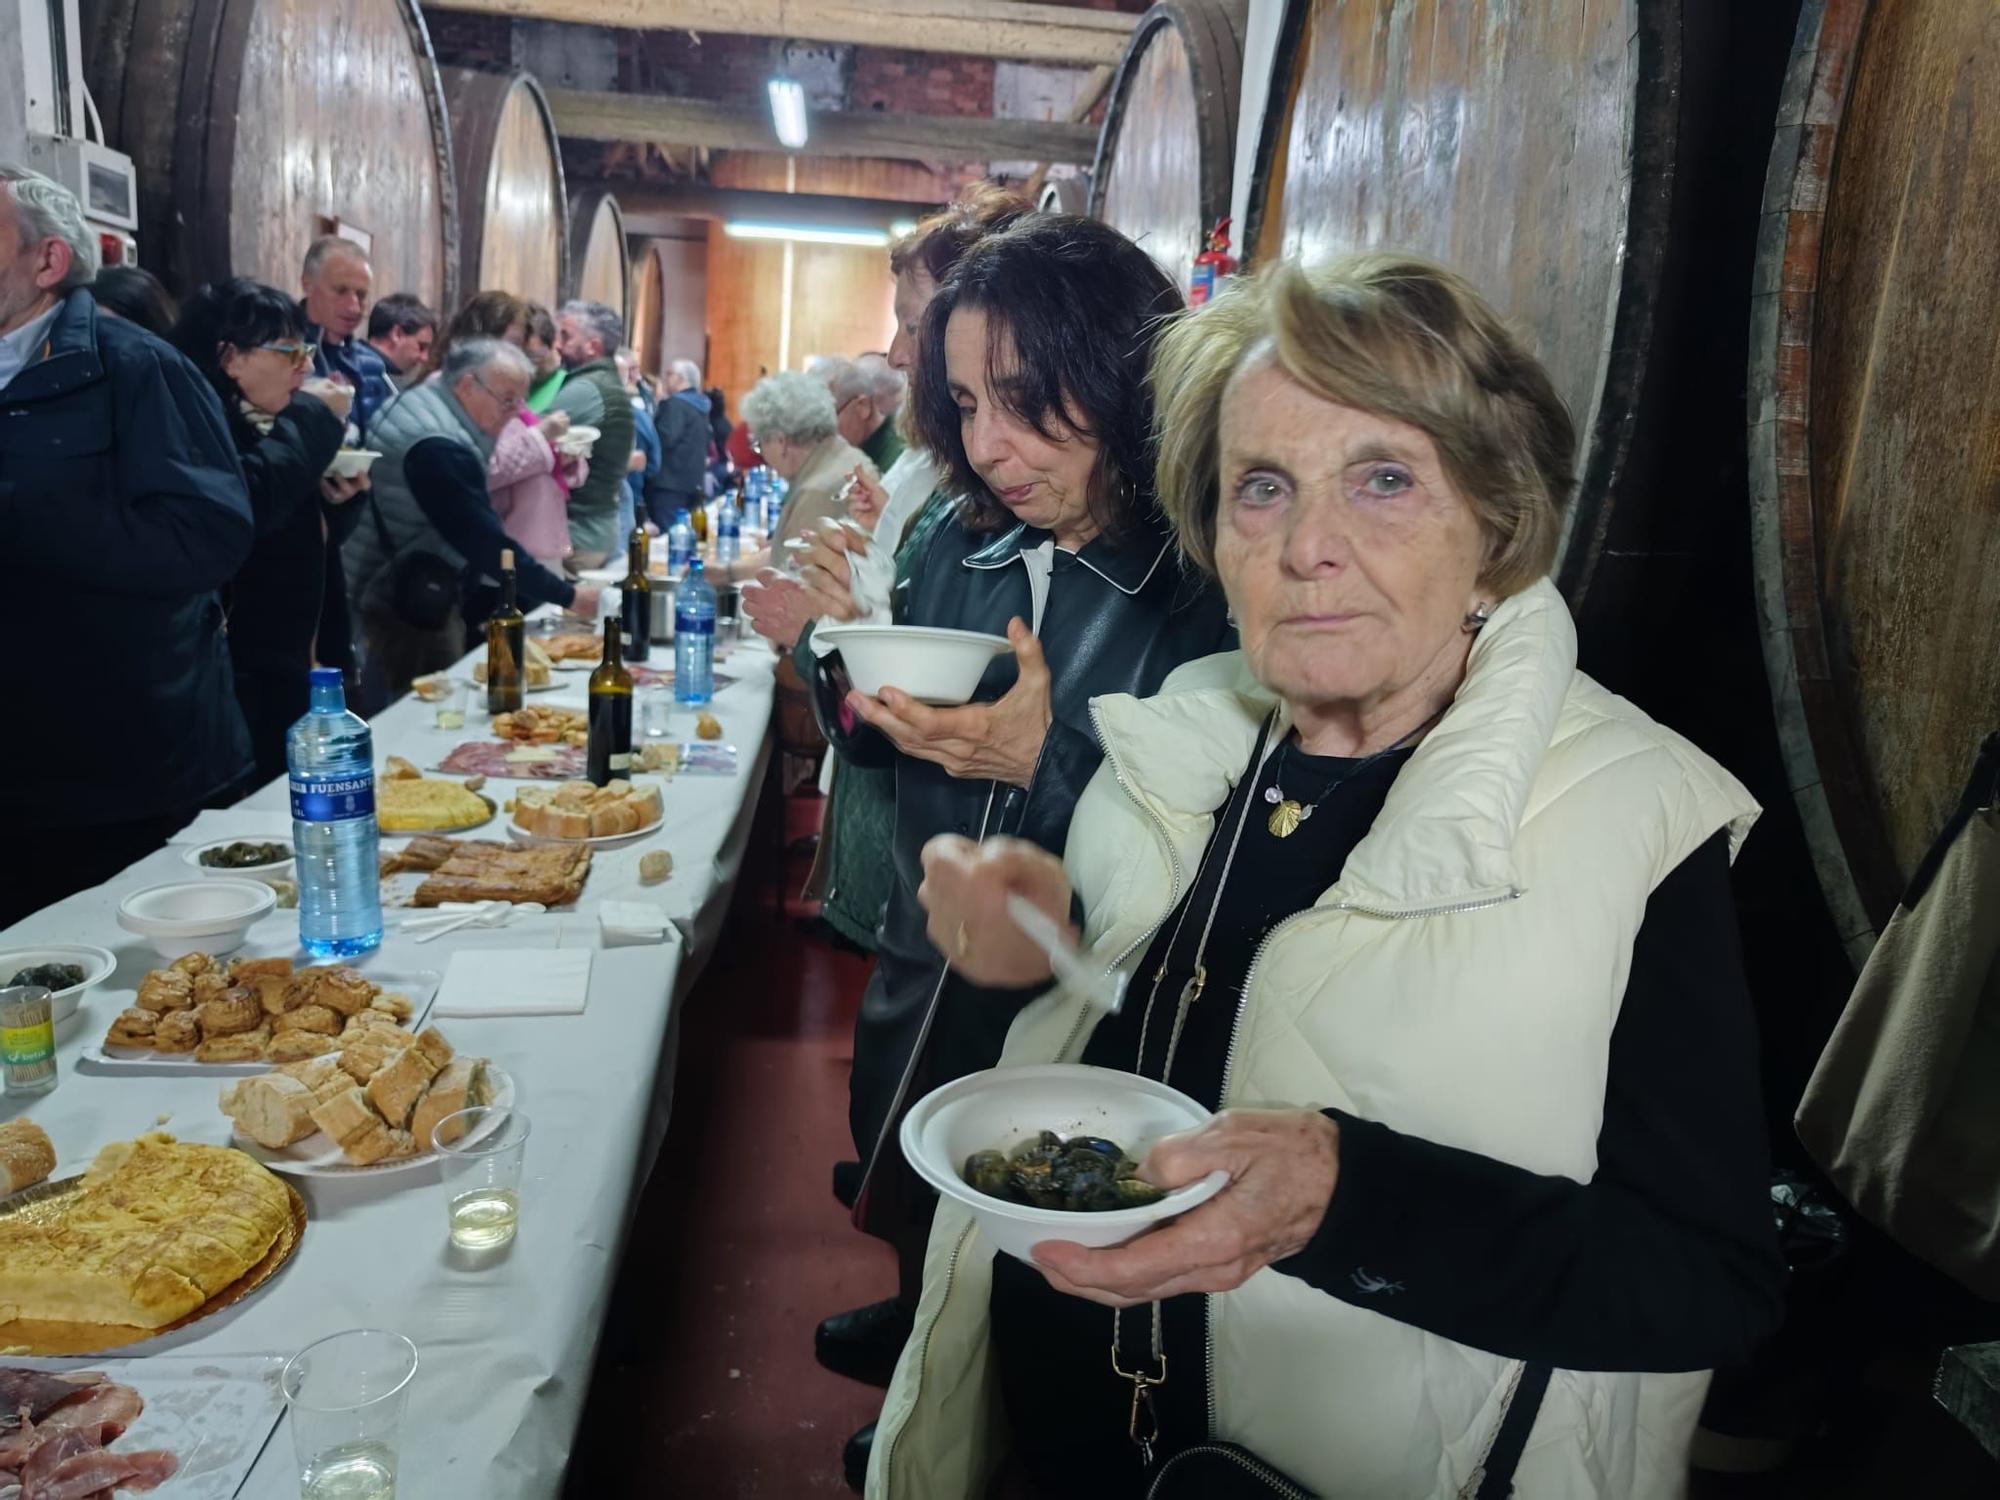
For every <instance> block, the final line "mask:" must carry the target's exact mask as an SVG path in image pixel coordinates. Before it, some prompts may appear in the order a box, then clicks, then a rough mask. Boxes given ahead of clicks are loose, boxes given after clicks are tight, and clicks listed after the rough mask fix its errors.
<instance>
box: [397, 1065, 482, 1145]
mask: <svg viewBox="0 0 2000 1500" xmlns="http://www.w3.org/2000/svg"><path fill="white" fill-rule="evenodd" d="M487 1097H488V1093H487V1082H486V1059H485V1058H483V1057H456V1058H453V1059H452V1061H451V1064H450V1065H449V1066H448V1067H446V1068H445V1070H444V1071H443V1072H441V1073H439V1074H438V1076H437V1078H436V1080H435V1081H434V1082H433V1083H432V1084H431V1088H430V1092H429V1093H427V1094H425V1095H424V1097H423V1098H422V1099H421V1100H419V1101H418V1103H417V1108H416V1112H415V1113H414V1114H412V1115H411V1116H410V1133H411V1134H412V1135H414V1136H415V1137H416V1138H417V1144H418V1146H419V1147H420V1148H421V1149H422V1150H425V1151H428V1150H430V1149H431V1145H432V1141H433V1137H434V1135H435V1133H436V1131H437V1128H438V1124H439V1122H441V1121H442V1120H444V1119H445V1118H446V1117H447V1116H450V1115H455V1114H457V1113H458V1112H459V1111H460V1110H461V1109H471V1108H472V1107H473V1106H474V1105H477V1104H484V1103H485V1102H486V1100H487ZM463 1133H464V1127H463V1126H462V1125H461V1126H460V1127H458V1128H457V1129H454V1130H453V1131H452V1133H451V1136H450V1139H448V1140H445V1141H443V1142H441V1143H440V1144H442V1145H446V1146H449V1145H450V1144H451V1143H452V1142H453V1141H455V1140H457V1139H458V1137H459V1136H460V1135H461V1134H463Z"/></svg>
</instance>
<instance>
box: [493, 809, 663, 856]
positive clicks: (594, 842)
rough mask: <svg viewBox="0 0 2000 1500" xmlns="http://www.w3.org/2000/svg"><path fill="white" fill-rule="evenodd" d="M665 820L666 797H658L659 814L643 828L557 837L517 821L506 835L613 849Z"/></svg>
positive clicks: (524, 841)
mask: <svg viewBox="0 0 2000 1500" xmlns="http://www.w3.org/2000/svg"><path fill="white" fill-rule="evenodd" d="M666 821H667V807H666V798H665V797H662V798H661V799H660V815H659V816H658V817H657V818H655V819H653V821H652V822H650V823H648V824H647V825H646V826H645V827H644V828H635V829H633V830H632V831H631V832H630V833H600V834H594V835H592V836H591V837H590V838H585V839H564V838H557V837H556V836H555V835H554V834H550V833H530V832H528V830H527V829H525V828H523V827H521V826H520V825H519V824H517V823H512V822H510V823H508V825H507V837H509V838H510V839H512V840H513V841H514V842H515V843H517V844H588V845H590V846H591V847H592V848H597V849H615V848H617V847H618V846H619V845H621V844H631V843H636V842H638V841H639V840H640V839H642V838H644V837H645V836H646V835H647V834H649V833H658V832H659V831H660V825H661V824H662V823H664V822H666Z"/></svg>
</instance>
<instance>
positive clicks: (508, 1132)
mask: <svg viewBox="0 0 2000 1500" xmlns="http://www.w3.org/2000/svg"><path fill="white" fill-rule="evenodd" d="M431 1144H432V1145H433V1146H434V1147H435V1148H436V1149H437V1154H438V1160H439V1161H441V1162H442V1163H443V1164H444V1189H445V1206H446V1209H447V1212H448V1213H449V1215H450V1219H451V1242H452V1244H453V1245H454V1246H456V1247H457V1248H458V1249H460V1250H498V1249H499V1248H500V1247H501V1246H502V1245H505V1244H506V1243H507V1242H508V1241H510V1240H512V1239H513V1238H514V1228H515V1225H516V1224H518V1223H519V1222H520V1216H521V1158H522V1156H523V1155H524V1154H525V1153H526V1150H527V1146H528V1117H527V1116H526V1115H524V1114H522V1113H521V1112H520V1111H519V1110H516V1109H506V1108H503V1107H502V1106H500V1105H494V1104H482V1105H476V1106H474V1107H473V1108H471V1109H462V1110H460V1111H459V1112H458V1113H457V1114H453V1115H446V1116H445V1117H444V1118H443V1119H442V1120H440V1121H438V1122H437V1126H436V1128H435V1129H434V1130H432V1132H431Z"/></svg>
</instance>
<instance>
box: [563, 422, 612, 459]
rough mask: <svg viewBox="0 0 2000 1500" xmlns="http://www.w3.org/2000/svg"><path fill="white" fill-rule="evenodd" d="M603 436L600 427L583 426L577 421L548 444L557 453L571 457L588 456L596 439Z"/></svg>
mask: <svg viewBox="0 0 2000 1500" xmlns="http://www.w3.org/2000/svg"><path fill="white" fill-rule="evenodd" d="M603 436H604V433H603V431H602V430H601V429H600V428H596V427H589V426H585V425H584V424H583V423H581V422H579V423H577V424H576V425H575V426H574V427H572V428H570V430H569V431H568V432H565V433H564V434H563V435H562V436H561V437H559V438H557V439H556V440H555V442H554V443H552V444H551V445H550V446H551V447H553V448H554V449H555V450H556V452H558V453H565V454H569V455H570V456H572V457H574V456H576V455H578V454H582V455H584V456H585V457H588V456H589V454H590V450H591V449H593V448H595V447H596V446H597V440H598V439H599V438H601V437H603Z"/></svg>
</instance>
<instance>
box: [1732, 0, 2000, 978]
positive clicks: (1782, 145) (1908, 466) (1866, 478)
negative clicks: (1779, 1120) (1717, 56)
mask: <svg viewBox="0 0 2000 1500" xmlns="http://www.w3.org/2000/svg"><path fill="white" fill-rule="evenodd" d="M1996 100H2000V10H1996V9H1995V8H1994V7H1993V6H1992V5H1991V4H1970V5H1968V4H1963V3H1960V0H1876V3H1873V4H1870V3H1868V0H1808V3H1807V4H1806V7H1805V10H1804V12H1803V14H1802V16H1801V18H1800V22H1799V33H1798V41H1797V46H1796V49H1795V52H1794V57H1793V66H1792V69H1791V72H1790V74H1789V75H1788V80H1787V87H1786V95H1785V99H1784V102H1783V105H1782V106H1781V110H1780V114H1779V118H1778V129H1777V134H1776V138H1775V142H1774V145H1773V149H1772V154H1771V165H1770V173H1769V177H1768V179H1767V181H1766V186H1765V196H1764V202H1765V205H1766V217H1765V222H1764V228H1763V233H1762V235H1761V237H1760V239H1759V255H1758V266H1757V275H1756V281H1755V292H1754V303H1753V308H1754V311H1753V321H1752V339H1751V360H1750V366H1751V368H1750V414H1751V427H1750V447H1751V453H1750V468H1751V495H1752V505H1753V521H1754V526H1753V531H1752V538H1753V549H1754V552H1755V561H1756V575H1757V583H1758V594H1759V607H1760V613H1761V623H1762V625H1763V627H1764V645H1765V661H1766V665H1767V666H1768V668H1769V670H1770V676H1771V684H1772V690H1773V697H1774V699H1775V701H1776V704H1777V710H1778V721H1779V731H1780V733H1779V738H1780V741H1781V744H1782V748H1783V751H1784V755H1785V761H1786V771H1787V773H1788V776H1789V778H1790V780H1791V783H1792V787H1793V793H1794V797H1795V799H1796V800H1797V802H1798V806H1799V810H1800V814H1801V817H1802V820H1803V822H1804V824H1805V828H1806V834H1807V839H1808V842H1809V843H1810V844H1811V845H1812V849H1813V858H1814V864H1815V866H1816V868H1817V870H1818V873H1819V876H1820V882H1821V885H1822V886H1823V887H1824V889H1825V891H1826V894H1827V898H1828V904H1829V906H1830V907H1831V909H1832V911H1833V914H1834V918H1835V921H1836V922H1837V923H1838V925H1839V928H1840V932H1841V936H1842V938H1843V939H1844V940H1845V941H1846V943H1847V946H1848V951H1849V954H1850V956H1853V957H1856V958H1859V957H1860V956H1861V955H1862V954H1863V953H1865V952H1866V950H1867V948H1868V946H1869V945H1870V943H1871V942H1872V940H1873V935H1874V932H1875V931H1876V930H1877V928H1878V927H1879V925H1880V924H1881V923H1882V922H1883V921H1885V920H1886V919H1887V917H1888V914H1889V912H1890V911H1891V910H1892V909H1893V908H1894V905H1895V902H1896V899H1897V896H1898V894H1899V892H1900V890H1901V888H1902V886H1903V884H1904V883H1905V881H1906V880H1907V879H1908V877H1909V876H1910V874H1911V873H1912V871H1913V868H1914V867H1915V865H1916V864H1917V863H1918V862H1919V861H1920V859H1921V858H1922V855H1923V853H1924V850H1925V848H1926V847H1927V845H1928V844H1929V843H1930V841H1931V839H1932V838H1933V836H1934V835H1935V834H1936V832H1937V831H1938V828H1939V827H1940V825H1941V824H1942V823H1943V821H1944V819H1945V817H1946V816H1947V814H1948V813H1949V811H1950V809H1951V807H1952V805H1953V804H1954V802H1955V801H1956V799H1957V797H1958V793H1959V790H1960V787H1961V785H1962V783H1963V781H1964V778H1965V777H1966V775H1967V773H1968V772H1969V771H1970V769H1971V766H1972V761H1973V757H1974V755H1975V754H1976V752H1977V750H1978V746H1979V742H1980V739H1981V737H1982V736H1983V735H1984V734H1986V733H1987V732H1988V731H1990V730H1992V729H1994V728H1996V727H2000V650H1996V649H1995V630H1994V621H1995V620H1996V619H2000V357H1996V354H1995V350H1996V347H2000V345H1996V342H1995V335H1994V329H1993V311H1994V309H1995V308H1996V307H2000V255H1996V254H1995V253H1994V248H1993V226H1994V225H1995V224H2000V108H1996V107H1995V101H1996Z"/></svg>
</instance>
